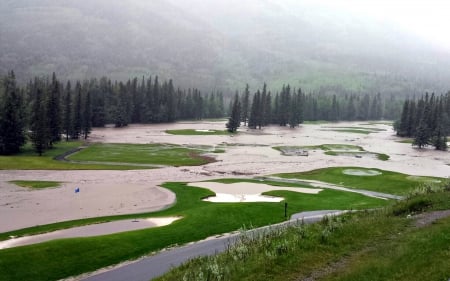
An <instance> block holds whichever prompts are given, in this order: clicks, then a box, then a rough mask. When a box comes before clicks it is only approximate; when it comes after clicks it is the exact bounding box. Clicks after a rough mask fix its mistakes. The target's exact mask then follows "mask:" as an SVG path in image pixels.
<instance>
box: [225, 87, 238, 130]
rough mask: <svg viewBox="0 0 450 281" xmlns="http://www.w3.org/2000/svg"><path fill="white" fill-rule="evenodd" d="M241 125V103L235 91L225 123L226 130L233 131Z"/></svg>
mask: <svg viewBox="0 0 450 281" xmlns="http://www.w3.org/2000/svg"><path fill="white" fill-rule="evenodd" d="M240 125H241V103H240V102H239V95H238V94H237V93H236V95H235V97H234V102H233V107H232V110H231V116H230V118H229V119H228V123H227V124H226V127H227V130H228V132H230V133H235V132H236V131H237V129H238V128H239V127H240Z"/></svg>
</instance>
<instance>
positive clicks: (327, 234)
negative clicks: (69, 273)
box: [156, 189, 450, 281]
mask: <svg viewBox="0 0 450 281" xmlns="http://www.w3.org/2000/svg"><path fill="white" fill-rule="evenodd" d="M440 198H444V200H441V199H440ZM411 200H425V201H429V202H430V206H431V207H428V210H433V209H449V208H450V192H449V190H448V189H447V191H439V192H437V193H432V194H422V195H418V196H417V197H414V198H411ZM399 204H402V205H404V201H403V202H400V203H399ZM393 208H394V209H395V208H396V206H394V207H393ZM423 211H426V210H423ZM412 220H413V219H409V218H407V217H406V215H404V214H403V213H402V215H401V216H395V215H394V214H393V213H392V208H391V207H389V208H386V209H384V210H378V211H372V212H362V213H353V214H346V215H343V216H339V217H334V218H329V219H324V220H322V222H320V223H318V224H314V225H302V224H296V225H293V226H290V227H288V228H286V229H283V228H281V229H271V230H268V231H264V232H262V233H259V234H258V235H250V234H247V235H245V234H244V235H243V236H242V237H241V238H240V240H239V241H238V242H237V243H236V244H235V245H234V246H231V247H229V248H228V249H227V250H226V251H225V252H224V253H222V254H219V255H215V256H209V257H203V258H197V259H194V260H191V261H189V262H187V263H185V264H184V265H182V266H180V267H178V268H175V269H173V270H171V271H170V272H169V273H167V274H165V275H164V276H162V277H160V278H157V279H156V280H158V281H168V280H211V281H219V280H220V281H231V280H274V281H285V280H349V281H350V280H366V281H367V280H396V281H397V280H399V281H409V280H417V281H422V280H447V279H448V277H449V276H450V267H449V266H448V261H449V258H450V252H449V250H450V249H449V245H450V244H449V242H450V241H449V237H448V233H450V218H446V219H441V220H440V221H438V223H435V224H432V225H429V226H426V227H423V228H417V227H415V226H413V224H412V223H413V221H412ZM242 264H245V266H242ZM205 276H207V279H201V277H205ZM311 277H312V278H311Z"/></svg>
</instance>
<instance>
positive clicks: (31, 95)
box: [0, 71, 450, 155]
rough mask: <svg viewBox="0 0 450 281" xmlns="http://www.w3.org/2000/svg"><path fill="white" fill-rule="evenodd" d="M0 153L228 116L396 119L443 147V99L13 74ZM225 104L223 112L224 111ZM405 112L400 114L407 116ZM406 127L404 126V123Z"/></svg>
mask: <svg viewBox="0 0 450 281" xmlns="http://www.w3.org/2000/svg"><path fill="white" fill-rule="evenodd" d="M1 80H2V81H1V88H0V109H1V110H0V113H1V116H0V154H15V153H18V152H19V151H20V148H21V147H22V146H23V145H24V144H25V143H26V141H27V140H29V141H31V143H32V145H33V147H34V149H35V151H36V153H38V154H39V155H41V154H42V153H43V152H44V151H45V150H46V149H49V148H52V146H53V145H54V143H56V142H58V141H61V139H65V140H66V141H68V140H75V139H86V138H88V136H89V134H90V132H91V129H92V127H103V126H105V125H107V124H114V126H115V127H123V126H127V125H128V124H151V123H168V122H175V121H177V120H200V119H204V118H223V117H227V116H228V118H229V121H228V123H227V129H228V130H229V131H230V132H235V131H236V130H237V128H238V127H240V126H241V124H243V125H244V126H248V128H250V129H261V128H262V127H264V126H268V125H279V126H289V127H291V128H295V127H297V126H299V124H301V123H303V122H304V121H317V120H325V121H342V120H345V121H355V120H361V121H362V120H383V119H387V120H395V119H397V118H399V117H400V116H399V115H398V113H399V112H401V107H402V104H404V105H403V114H402V116H401V119H400V121H399V122H398V124H397V130H398V134H399V135H400V136H411V137H416V140H415V144H417V145H418V146H419V147H423V146H425V145H428V144H433V145H434V146H436V148H437V149H446V142H445V136H446V134H447V133H448V131H449V122H448V116H449V115H450V114H449V113H450V110H449V108H450V106H449V104H450V102H449V95H448V94H447V95H446V96H442V97H435V95H431V96H429V95H426V96H425V97H423V98H422V99H420V100H419V101H418V102H417V105H416V102H415V101H414V100H406V101H405V102H404V100H402V99H399V98H396V97H395V96H389V97H385V96H382V95H381V94H380V93H377V94H373V95H369V94H363V95H362V94H355V93H347V94H343V95H335V94H334V95H327V94H320V93H314V92H310V93H305V92H303V91H302V89H300V88H299V89H294V88H291V86H290V85H283V86H282V88H281V89H280V90H279V91H276V92H274V93H272V92H271V91H270V90H268V87H267V85H266V84H263V85H262V88H261V89H257V90H256V91H254V92H253V93H252V90H251V89H250V88H249V86H248V85H246V87H245V88H244V89H243V90H242V92H241V93H239V91H238V90H237V91H236V93H235V95H234V97H230V95H228V94H223V93H221V92H210V93H202V92H201V91H200V90H199V89H196V88H193V89H181V88H177V87H176V86H175V85H174V83H173V81H172V80H164V81H160V80H159V78H158V76H154V77H148V78H145V77H142V78H140V79H139V78H137V77H135V78H131V79H129V80H127V81H126V82H121V81H112V80H111V79H108V78H106V77H103V78H100V79H95V78H93V79H90V80H84V81H74V82H72V81H64V82H63V81H60V80H59V79H58V78H57V75H56V74H55V73H53V74H52V75H51V78H50V77H44V78H43V77H36V78H34V79H33V80H30V81H29V82H28V83H27V84H26V85H22V86H20V85H17V83H16V76H15V74H14V72H13V71H10V72H9V73H8V75H6V76H4V77H2V78H1ZM225 104H228V106H225ZM405 112H406V113H405ZM407 122H409V123H407Z"/></svg>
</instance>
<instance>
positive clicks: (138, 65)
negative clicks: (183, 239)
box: [0, 0, 450, 95]
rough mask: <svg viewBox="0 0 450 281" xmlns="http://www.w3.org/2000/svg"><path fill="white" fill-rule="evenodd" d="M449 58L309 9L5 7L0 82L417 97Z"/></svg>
mask: <svg viewBox="0 0 450 281" xmlns="http://www.w3.org/2000/svg"><path fill="white" fill-rule="evenodd" d="M449 66H450V54H449V53H445V51H443V50H439V49H437V48H435V47H432V46H431V44H429V43H428V42H423V41H420V40H418V38H416V37H414V36H413V35H410V34H408V33H406V32H404V31H402V30H400V29H398V28H394V27H392V26H391V25H389V23H387V22H382V21H376V20H374V19H370V18H366V17H365V16H364V15H354V14H347V13H344V12H342V11H336V10H333V9H330V8H327V7H325V6H321V5H318V4H317V5H316V4H314V3H313V2H311V1H291V0H284V1H281V2H280V1H275V0H265V1H257V0H247V1H237V0H227V1H226V0H218V1H201V0H192V1H181V0H152V1H145V0H129V1H106V0H79V1H69V0H41V1H34V0H14V1H12V0H4V1H1V2H0V74H5V73H6V72H7V71H8V70H9V69H14V70H15V72H16V74H17V77H24V78H23V79H29V78H31V77H32V76H34V75H48V74H49V73H52V72H53V71H55V72H57V73H58V75H59V77H61V78H63V79H69V78H70V79H84V78H91V77H100V76H103V75H108V76H109V77H112V78H113V79H128V78H129V77H133V76H141V75H146V76H149V75H159V76H160V77H162V78H164V79H169V78H173V79H175V80H176V81H178V83H179V84H180V85H181V86H182V87H198V88H200V89H203V90H205V91H210V90H214V89H215V90H222V91H225V92H228V91H230V92H234V90H235V89H239V90H241V89H243V88H244V86H245V83H249V84H250V87H251V88H253V89H254V90H255V88H256V87H257V86H259V85H261V84H262V83H263V82H267V83H268V86H269V87H270V88H280V86H281V84H283V83H290V84H291V85H292V86H293V87H302V88H303V89H304V90H306V91H311V90H318V89H322V90H323V91H325V90H327V91H334V92H345V91H352V92H370V93H374V92H381V93H382V94H389V93H395V94H399V93H401V94H410V95H413V94H418V95H420V94H422V93H423V92H424V91H435V92H438V93H440V92H444V91H446V90H448V89H449V88H450V85H449V84H450V67H449Z"/></svg>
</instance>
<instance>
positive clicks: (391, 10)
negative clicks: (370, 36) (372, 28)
mask: <svg viewBox="0 0 450 281" xmlns="http://www.w3.org/2000/svg"><path fill="white" fill-rule="evenodd" d="M307 1H308V2H313V3H316V4H319V5H324V6H328V7H332V8H334V9H337V10H344V11H347V12H350V13H356V14H360V15H361V14H363V15H367V16H370V17H373V18H376V19H378V20H383V21H388V22H392V23H393V24H395V25H398V26H399V27H401V28H403V29H405V30H407V31H409V32H412V33H414V34H416V35H418V36H420V37H422V38H424V39H426V40H429V41H431V42H430V43H432V44H435V45H437V46H439V47H443V48H445V49H446V50H447V51H449V52H450V1H446V0H376V1H373V0H307Z"/></svg>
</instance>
